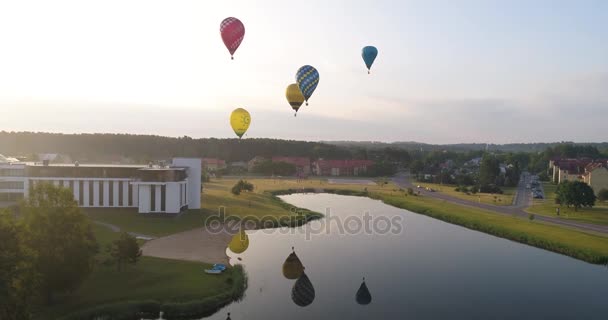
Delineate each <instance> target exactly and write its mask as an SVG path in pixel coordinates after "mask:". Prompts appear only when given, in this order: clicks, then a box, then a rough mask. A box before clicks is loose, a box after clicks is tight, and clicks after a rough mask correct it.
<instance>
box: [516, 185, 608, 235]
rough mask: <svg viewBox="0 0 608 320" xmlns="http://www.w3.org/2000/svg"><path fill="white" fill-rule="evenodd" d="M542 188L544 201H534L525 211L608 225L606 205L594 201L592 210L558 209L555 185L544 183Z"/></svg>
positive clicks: (607, 208) (563, 207) (607, 207)
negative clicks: (558, 213)
mask: <svg viewBox="0 0 608 320" xmlns="http://www.w3.org/2000/svg"><path fill="white" fill-rule="evenodd" d="M543 188H544V190H545V199H535V200H534V202H533V204H532V206H531V207H529V208H528V209H526V211H528V212H530V213H534V214H539V215H543V216H549V217H554V218H560V219H564V220H572V221H578V222H584V223H591V224H599V225H608V204H607V203H601V202H599V201H596V206H595V207H593V208H581V209H579V210H578V211H574V208H567V207H566V206H562V207H560V206H559V205H557V204H555V189H556V188H557V185H555V184H552V183H549V182H545V183H543ZM556 208H560V215H559V216H558V215H557V213H556V211H555V209H556Z"/></svg>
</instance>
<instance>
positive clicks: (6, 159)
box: [0, 154, 19, 163]
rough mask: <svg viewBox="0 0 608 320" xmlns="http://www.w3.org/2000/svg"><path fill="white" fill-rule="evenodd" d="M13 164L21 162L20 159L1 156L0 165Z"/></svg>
mask: <svg viewBox="0 0 608 320" xmlns="http://www.w3.org/2000/svg"><path fill="white" fill-rule="evenodd" d="M11 162H19V159H16V158H12V157H6V156H4V155H2V154H0V163H11Z"/></svg>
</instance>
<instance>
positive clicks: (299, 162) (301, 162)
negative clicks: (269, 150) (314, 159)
mask: <svg viewBox="0 0 608 320" xmlns="http://www.w3.org/2000/svg"><path fill="white" fill-rule="evenodd" d="M272 162H287V163H291V164H294V165H295V166H296V167H307V166H310V159H309V158H307V157H279V156H277V157H272Z"/></svg>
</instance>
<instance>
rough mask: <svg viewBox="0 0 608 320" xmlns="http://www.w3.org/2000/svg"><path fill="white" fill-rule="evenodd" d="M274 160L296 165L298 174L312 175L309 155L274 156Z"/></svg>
mask: <svg viewBox="0 0 608 320" xmlns="http://www.w3.org/2000/svg"><path fill="white" fill-rule="evenodd" d="M272 162H286V163H289V164H293V165H294V166H295V167H296V174H297V175H298V176H308V175H310V172H311V168H310V159H309V158H308V157H272Z"/></svg>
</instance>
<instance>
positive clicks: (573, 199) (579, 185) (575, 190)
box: [555, 181, 596, 211]
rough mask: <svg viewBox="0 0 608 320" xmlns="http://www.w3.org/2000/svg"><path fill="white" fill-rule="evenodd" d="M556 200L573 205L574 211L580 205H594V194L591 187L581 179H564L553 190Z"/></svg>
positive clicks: (562, 203) (561, 203)
mask: <svg viewBox="0 0 608 320" xmlns="http://www.w3.org/2000/svg"><path fill="white" fill-rule="evenodd" d="M555 195H556V200H558V201H559V203H560V205H566V206H568V207H570V206H573V207H574V211H578V209H579V208H581V207H593V206H594V205H595V200H596V197H595V194H594V193H593V189H592V188H591V187H590V186H589V185H588V184H586V183H584V182H581V181H564V182H562V183H560V184H559V185H558V186H557V189H556V190H555Z"/></svg>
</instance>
